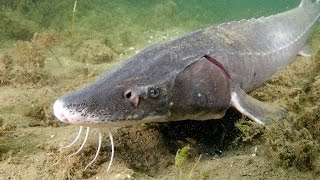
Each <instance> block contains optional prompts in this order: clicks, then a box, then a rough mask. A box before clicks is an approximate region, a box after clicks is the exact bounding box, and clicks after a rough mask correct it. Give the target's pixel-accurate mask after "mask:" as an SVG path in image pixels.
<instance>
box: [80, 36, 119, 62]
mask: <svg viewBox="0 0 320 180" xmlns="http://www.w3.org/2000/svg"><path fill="white" fill-rule="evenodd" d="M113 57H114V52H113V51H112V49H111V48H110V47H108V46H106V45H105V44H104V43H102V42H101V40H99V39H92V40H87V41H85V42H84V43H83V44H82V45H81V46H80V47H79V48H78V50H77V51H76V52H75V54H74V58H75V59H76V60H77V61H80V62H84V63H90V64H99V63H105V62H109V61H111V60H112V59H113Z"/></svg>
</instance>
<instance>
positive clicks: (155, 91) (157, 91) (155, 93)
mask: <svg viewBox="0 0 320 180" xmlns="http://www.w3.org/2000/svg"><path fill="white" fill-rule="evenodd" d="M159 95H160V89H159V88H158V87H151V88H150V89H149V96H150V97H152V98H156V97H158V96H159Z"/></svg>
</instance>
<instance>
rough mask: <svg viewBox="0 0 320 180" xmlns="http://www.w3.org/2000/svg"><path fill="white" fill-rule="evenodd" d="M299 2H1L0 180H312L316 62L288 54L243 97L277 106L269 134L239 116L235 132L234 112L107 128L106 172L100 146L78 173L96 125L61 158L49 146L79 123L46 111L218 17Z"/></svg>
mask: <svg viewBox="0 0 320 180" xmlns="http://www.w3.org/2000/svg"><path fill="white" fill-rule="evenodd" d="M299 3H300V1H299V0H281V1H279V0H175V1H173V0H172V1H165V0H145V1H133V0H117V1H116V0H108V1H107V0H92V1H83V0H81V1H61V0H50V1H47V0H45V1H40V0H33V1H31V0H13V1H7V0H0V59H1V61H0V179H67V178H68V179H84V178H88V179H97V178H102V179H105V178H106V177H108V178H110V179H179V178H180V179H184V178H186V177H188V176H189V174H190V177H191V178H190V179H215V178H216V177H217V178H218V179H219V178H220V179H238V178H244V179H247V178H249V179H250V178H262V179H265V178H270V179H272V178H276V179H278V178H283V179H290V178H298V179H310V178H318V176H319V172H320V170H319V167H320V166H319V162H320V160H319V137H320V131H319V127H320V123H319V122H320V121H318V120H319V115H318V114H319V112H320V110H319V107H320V103H319V101H320V95H319V93H318V92H319V89H320V86H319V85H320V83H319V79H320V78H319V69H320V68H319V67H320V65H319V55H318V56H313V57H312V58H297V60H298V61H297V62H296V63H295V64H293V65H291V66H290V67H289V68H286V69H284V70H282V71H281V72H280V73H279V74H278V75H277V76H275V77H274V78H272V79H271V80H270V81H268V82H267V83H266V85H265V86H262V87H261V88H259V89H257V90H255V91H254V92H252V95H253V96H254V97H256V98H258V99H260V100H264V101H269V102H279V103H281V104H283V105H285V106H286V107H287V109H288V117H286V119H285V120H283V121H280V122H278V121H277V122H276V123H274V124H273V125H272V126H270V127H269V128H267V129H265V128H263V127H258V126H256V125H255V124H252V123H248V122H247V121H244V122H243V121H241V122H240V123H239V122H238V124H237V125H236V127H235V126H234V124H235V121H238V119H241V116H239V114H237V113H235V114H233V113H234V112H233V111H231V112H230V113H229V114H228V115H227V118H225V119H223V120H220V121H216V122H196V123H194V122H189V121H188V122H179V123H163V124H151V125H141V126H134V127H126V128H119V129H113V130H112V132H113V134H114V137H115V149H116V155H115V161H114V164H113V167H112V169H111V171H110V172H109V173H107V172H106V166H107V164H108V161H109V156H110V144H109V142H108V141H106V140H104V143H103V146H102V151H101V153H100V156H99V158H98V159H97V162H96V163H94V164H93V166H92V167H91V168H90V169H89V170H88V171H85V172H84V171H83V168H84V167H85V166H86V165H87V164H88V162H90V161H91V160H92V158H93V156H94V154H95V152H96V133H97V132H95V131H94V130H93V133H92V134H91V136H90V138H89V140H88V144H87V145H86V147H85V148H84V151H83V152H82V153H80V154H79V155H76V156H74V157H73V158H72V159H71V162H68V160H67V159H68V158H67V156H68V154H71V153H73V152H75V151H76V150H77V148H78V147H79V145H80V144H76V145H75V146H74V147H73V148H71V149H68V150H67V151H66V152H63V153H60V152H59V151H58V149H59V147H60V146H62V145H65V144H67V143H68V142H70V141H71V140H72V138H73V136H75V134H76V132H77V127H74V126H67V125H64V124H62V123H60V122H58V120H57V119H55V117H54V116H53V114H52V104H53V102H54V100H55V99H57V98H58V97H60V96H62V95H64V94H66V93H67V92H71V91H74V90H76V89H79V88H81V87H83V86H85V85H86V84H88V83H91V82H93V81H94V80H95V79H97V78H98V77H99V75H100V74H101V73H103V72H105V71H109V70H111V69H112V68H114V67H115V66H117V65H118V64H119V63H120V62H122V61H125V60H126V59H127V58H128V57H130V56H132V55H134V54H135V53H137V52H139V51H141V50H142V49H143V48H145V47H148V46H150V45H153V44H156V43H161V42H165V41H168V40H171V39H174V38H176V37H178V36H181V35H183V34H186V33H188V32H192V31H195V30H198V29H200V28H205V27H209V26H212V25H217V24H220V23H223V22H227V21H235V20H241V19H250V18H259V17H262V16H269V15H272V14H276V13H280V12H284V11H287V10H289V9H292V8H294V7H296V6H298V5H299ZM319 33H320V30H319V28H317V30H316V31H315V33H314V35H313V36H312V38H311V41H310V42H312V44H313V46H314V49H318V48H319V44H320V42H319V37H320V34H319ZM310 124H312V125H310ZM208 138H210V139H208ZM183 146H189V147H191V149H190V150H189V156H188V158H187V163H186V164H185V166H184V167H183V168H182V169H180V168H177V167H176V166H175V165H174V164H175V158H176V156H175V152H176V151H177V149H178V148H181V147H183ZM256 149H258V150H256ZM220 150H222V153H220ZM257 151H258V153H257ZM217 152H218V153H217ZM200 154H202V155H201V159H200V160H199V162H198V163H197V160H198V159H199V157H200ZM252 154H254V155H252ZM193 169H194V171H193ZM181 174H182V175H181Z"/></svg>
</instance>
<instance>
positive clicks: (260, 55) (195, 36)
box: [54, 0, 320, 127]
mask: <svg viewBox="0 0 320 180" xmlns="http://www.w3.org/2000/svg"><path fill="white" fill-rule="evenodd" d="M319 16H320V3H319V0H318V1H317V2H311V1H309V0H303V1H302V2H301V4H300V6H299V7H297V8H295V9H292V10H289V11H286V12H283V13H280V14H276V15H272V16H269V17H262V18H259V19H250V20H241V21H235V22H228V23H224V24H221V25H218V26H212V27H209V28H206V29H201V30H198V31H196V32H193V33H190V34H187V35H185V36H182V37H179V38H177V39H175V40H172V41H169V42H166V43H163V44H159V45H154V46H152V47H149V48H147V49H144V50H143V51H141V52H140V53H138V54H136V55H134V56H133V57H131V58H129V59H128V60H127V61H126V62H124V63H123V64H122V65H120V66H119V67H118V68H116V69H114V70H112V71H111V72H107V73H105V74H104V75H102V77H101V78H100V79H98V80H97V81H96V82H94V83H93V84H91V85H89V86H87V87H86V88H84V89H82V90H79V91H76V92H74V93H71V94H69V95H66V96H64V97H62V98H60V99H58V100H57V101H56V102H55V103H54V114H55V116H56V117H57V118H58V119H59V120H61V121H63V122H65V123H70V124H77V125H80V126H88V127H113V126H128V125H133V124H140V123H146V122H165V121H176V120H185V119H193V120H208V119H218V118H221V117H223V116H224V115H225V112H226V111H227V109H228V108H230V107H235V108H236V109H237V110H238V111H240V112H241V113H243V114H244V115H246V116H248V117H249V118H250V119H252V120H254V121H256V122H258V123H260V124H266V123H268V122H270V121H269V120H268V116H278V115H281V114H282V113H283V110H282V109H281V108H277V107H275V106H270V105H267V104H265V103H262V102H259V101H258V100H256V99H254V98H252V97H250V96H248V95H247V94H246V92H249V91H251V90H253V89H255V88H257V87H258V86H260V85H262V84H263V83H264V82H266V81H267V80H268V79H269V78H270V77H271V76H272V75H273V74H274V73H276V72H277V70H278V69H279V68H281V67H284V66H286V65H288V64H290V63H292V62H293V60H294V57H295V56H296V55H297V54H298V53H299V51H301V50H302V49H303V48H304V47H305V45H306V41H307V39H308V37H309V35H310V32H311V31H312V27H313V26H314V24H315V23H316V21H317V19H318V18H319Z"/></svg>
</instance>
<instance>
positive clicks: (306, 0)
mask: <svg viewBox="0 0 320 180" xmlns="http://www.w3.org/2000/svg"><path fill="white" fill-rule="evenodd" d="M319 1H320V0H317V2H319ZM308 4H312V1H311V0H301V3H300V5H299V7H303V6H306V5H308Z"/></svg>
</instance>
